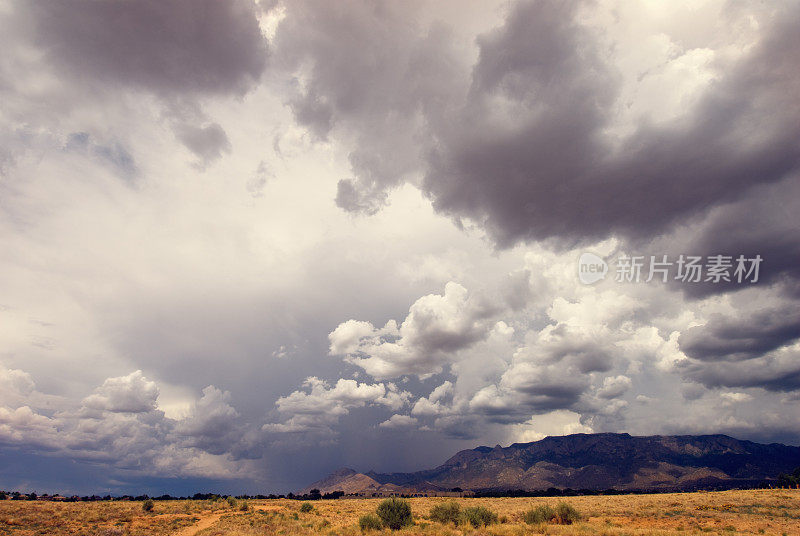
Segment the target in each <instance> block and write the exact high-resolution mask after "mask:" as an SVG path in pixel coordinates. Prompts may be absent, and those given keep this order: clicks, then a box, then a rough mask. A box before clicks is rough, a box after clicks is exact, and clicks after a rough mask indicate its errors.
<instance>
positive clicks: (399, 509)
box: [375, 497, 414, 530]
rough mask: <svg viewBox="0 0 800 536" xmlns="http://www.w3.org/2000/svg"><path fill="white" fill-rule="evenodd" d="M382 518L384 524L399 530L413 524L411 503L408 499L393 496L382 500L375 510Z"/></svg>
mask: <svg viewBox="0 0 800 536" xmlns="http://www.w3.org/2000/svg"><path fill="white" fill-rule="evenodd" d="M375 513H376V514H378V517H379V518H381V521H382V522H383V525H384V526H385V527H388V528H390V529H392V530H399V529H402V528H403V527H407V526H409V525H412V524H413V523H414V521H413V520H412V518H411V505H410V504H408V501H404V500H403V499H397V498H395V497H392V498H390V499H386V500H384V501H382V502H381V503H380V504H379V505H378V509H377V510H376V512H375Z"/></svg>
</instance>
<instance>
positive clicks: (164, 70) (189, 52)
mask: <svg viewBox="0 0 800 536" xmlns="http://www.w3.org/2000/svg"><path fill="white" fill-rule="evenodd" d="M17 9H20V10H25V11H27V12H28V13H29V14H30V15H32V18H33V21H34V28H35V34H34V40H35V42H36V43H37V44H38V45H40V46H41V47H43V48H44V49H45V50H46V51H47V53H48V54H49V55H50V58H51V60H52V62H53V64H54V65H55V66H56V67H58V68H59V70H60V72H61V73H62V74H63V75H65V76H69V77H75V78H77V79H79V80H82V79H84V78H85V77H90V78H95V79H99V80H102V81H104V82H110V83H118V84H122V85H125V86H132V87H137V88H142V89H145V90H148V91H153V92H156V93H159V94H171V93H184V92H190V93H191V92H197V93H210V94H220V93H244V92H245V91H247V89H249V88H250V87H251V86H252V85H253V84H254V83H255V82H256V81H257V80H258V79H259V78H260V76H261V74H262V73H263V71H264V69H265V65H266V59H267V42H266V40H265V38H264V37H263V36H262V34H261V30H260V29H259V25H258V20H257V19H256V9H255V5H254V4H253V3H252V2H248V1H246V0H235V1H230V2H217V1H214V0H201V1H193V0H172V1H169V2H163V1H160V0H140V1H114V2H103V1H101V2H96V1H93V0H79V1H76V2H44V1H35V2H20V3H19V4H18V5H17Z"/></svg>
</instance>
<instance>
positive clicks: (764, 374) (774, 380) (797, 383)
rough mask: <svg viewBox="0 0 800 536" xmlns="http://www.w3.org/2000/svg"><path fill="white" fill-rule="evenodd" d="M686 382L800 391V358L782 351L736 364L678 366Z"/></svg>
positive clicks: (788, 350) (792, 352)
mask: <svg viewBox="0 0 800 536" xmlns="http://www.w3.org/2000/svg"><path fill="white" fill-rule="evenodd" d="M679 370H681V371H682V373H683V375H684V377H685V378H687V379H689V380H691V381H695V382H700V383H702V384H703V385H705V386H706V387H711V388H715V387H744V388H747V387H758V388H761V389H766V390H768V391H797V390H800V354H798V351H797V349H796V348H791V347H790V348H783V349H780V350H776V351H774V352H771V353H768V354H765V355H762V356H759V357H756V358H753V359H748V360H746V361H742V362H738V363H730V362H722V361H714V362H700V361H688V362H684V363H681V364H680V365H679Z"/></svg>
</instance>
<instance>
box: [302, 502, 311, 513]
mask: <svg viewBox="0 0 800 536" xmlns="http://www.w3.org/2000/svg"><path fill="white" fill-rule="evenodd" d="M313 509H314V507H313V506H311V503H310V502H304V503H303V504H301V505H300V511H301V512H303V513H304V514H307V513H308V512H311V511H312V510H313Z"/></svg>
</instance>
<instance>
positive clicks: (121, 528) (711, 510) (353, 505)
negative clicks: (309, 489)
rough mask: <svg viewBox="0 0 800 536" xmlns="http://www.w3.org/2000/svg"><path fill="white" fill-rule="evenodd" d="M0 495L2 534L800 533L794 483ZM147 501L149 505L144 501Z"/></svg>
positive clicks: (798, 492) (588, 535) (516, 535)
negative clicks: (339, 495)
mask: <svg viewBox="0 0 800 536" xmlns="http://www.w3.org/2000/svg"><path fill="white" fill-rule="evenodd" d="M145 504H147V503H144V502H143V501H114V502H108V501H98V502H91V503H54V502H42V501H10V500H8V501H0V534H2V535H4V536H5V535H13V536H33V535H44V534H47V535H53V536H61V535H67V534H71V535H78V534H80V535H87V536H123V535H136V536H139V535H141V536H144V535H152V536H165V535H170V534H174V535H178V536H190V535H195V534H196V535H197V536H255V535H284V536H293V535H302V536H311V535H316V534H322V535H326V536H337V535H341V536H362V535H369V536H376V535H384V536H388V535H396V536H411V535H428V536H461V535H470V536H478V535H492V536H524V535H529V534H530V535H534V534H550V535H554V536H555V535H564V536H570V535H581V536H592V535H596V536H612V535H621V536H639V535H641V536H678V535H688V534H720V535H726V536H730V535H734V534H771V535H777V536H782V535H786V536H789V535H792V536H796V535H800V490H747V491H724V492H701V493H683V494H657V495H618V496H581V497H570V498H569V499H568V500H567V501H565V500H564V499H563V498H559V497H547V498H463V499H447V498H414V499H389V500H381V499H338V500H324V499H323V500H318V501H312V502H300V501H294V500H288V499H275V500H249V501H243V500H241V499H230V500H180V501H159V500H155V501H153V503H152V508H151V509H150V510H147V507H145ZM148 506H149V504H148Z"/></svg>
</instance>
